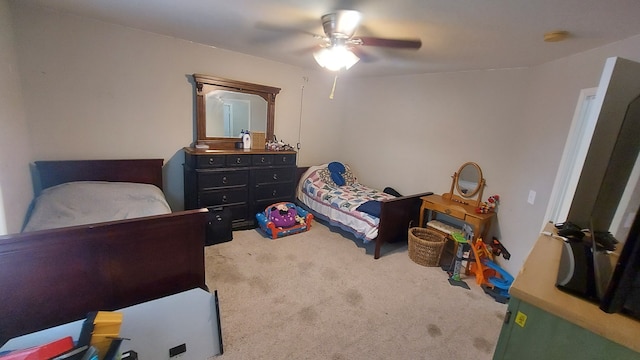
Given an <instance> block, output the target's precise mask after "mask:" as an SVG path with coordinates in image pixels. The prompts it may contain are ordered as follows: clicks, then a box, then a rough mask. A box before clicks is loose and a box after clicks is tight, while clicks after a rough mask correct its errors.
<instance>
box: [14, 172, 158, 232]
mask: <svg viewBox="0 0 640 360" xmlns="http://www.w3.org/2000/svg"><path fill="white" fill-rule="evenodd" d="M170 212H171V208H170V207H169V204H168V203H167V201H166V199H165V196H164V194H163V193H162V190H160V189H159V188H158V187H157V186H154V185H149V184H139V183H126V182H103V181H77V182H70V183H65V184H60V185H57V186H53V187H50V188H48V189H45V190H43V191H42V193H41V194H40V196H38V197H37V198H36V199H35V204H34V207H33V211H32V213H31V216H30V218H29V221H28V223H27V225H26V226H25V228H24V230H23V231H36V230H44V229H53V228H60V227H66V226H74V225H84V224H92V223H99V222H105V221H113V220H122V219H130V218H137V217H143V216H151V215H159V214H166V213H170Z"/></svg>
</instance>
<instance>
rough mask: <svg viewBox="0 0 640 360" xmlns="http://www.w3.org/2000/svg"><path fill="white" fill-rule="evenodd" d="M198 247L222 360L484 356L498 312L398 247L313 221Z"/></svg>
mask: <svg viewBox="0 0 640 360" xmlns="http://www.w3.org/2000/svg"><path fill="white" fill-rule="evenodd" d="M233 236H234V238H233V241H230V242H226V243H222V244H217V245H212V246H208V247H206V248H205V257H206V260H205V261H206V263H205V268H206V282H207V285H208V286H209V288H210V289H211V291H213V290H217V291H218V297H219V301H220V319H221V327H222V337H223V345H224V354H223V355H222V356H221V357H220V359H221V360H227V359H332V360H341V359H491V358H492V356H493V351H494V349H495V346H496V342H497V338H498V335H499V333H500V329H501V326H502V322H503V318H504V314H505V312H506V308H507V306H506V305H505V304H501V303H498V302H496V301H494V299H493V298H491V297H490V296H488V295H486V294H485V293H484V292H483V291H482V289H481V288H480V287H479V286H478V285H476V283H475V278H472V277H467V278H464V277H463V280H464V281H465V282H466V283H467V284H468V285H469V287H470V288H471V289H469V290H467V289H464V288H461V287H457V286H451V285H450V284H449V282H448V275H447V273H446V272H444V271H442V270H441V269H440V268H439V267H424V266H421V265H418V264H416V263H414V262H413V261H411V259H409V256H408V254H407V245H406V243H404V244H387V245H385V246H383V248H382V256H381V258H380V259H378V260H374V259H373V256H372V255H371V254H372V252H373V244H372V243H371V244H367V245H363V244H362V241H360V240H355V239H350V238H348V237H345V236H343V235H342V234H341V233H338V232H335V231H333V230H331V229H330V228H328V227H327V226H325V225H323V224H321V223H317V222H314V224H313V227H312V228H311V230H309V231H307V232H305V233H301V234H297V235H292V236H288V237H284V238H280V239H276V240H271V239H269V238H266V237H264V236H263V235H262V234H261V233H260V232H259V231H257V230H245V231H235V232H234V233H233Z"/></svg>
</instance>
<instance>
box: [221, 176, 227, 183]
mask: <svg viewBox="0 0 640 360" xmlns="http://www.w3.org/2000/svg"><path fill="white" fill-rule="evenodd" d="M227 182H228V180H227V177H226V176H224V177H222V183H223V184H226V183H227Z"/></svg>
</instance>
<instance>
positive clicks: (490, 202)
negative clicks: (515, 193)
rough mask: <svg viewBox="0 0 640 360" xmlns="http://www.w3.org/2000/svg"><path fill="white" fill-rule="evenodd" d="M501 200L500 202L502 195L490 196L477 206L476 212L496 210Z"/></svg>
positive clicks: (483, 212)
mask: <svg viewBox="0 0 640 360" xmlns="http://www.w3.org/2000/svg"><path fill="white" fill-rule="evenodd" d="M499 202H500V195H492V196H489V198H488V199H487V201H484V202H483V203H482V204H480V206H479V207H477V208H476V213H478V214H488V213H490V212H492V211H495V208H496V206H497V205H498V203H499Z"/></svg>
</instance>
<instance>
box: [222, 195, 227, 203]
mask: <svg viewBox="0 0 640 360" xmlns="http://www.w3.org/2000/svg"><path fill="white" fill-rule="evenodd" d="M222 202H223V203H226V202H227V195H222Z"/></svg>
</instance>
